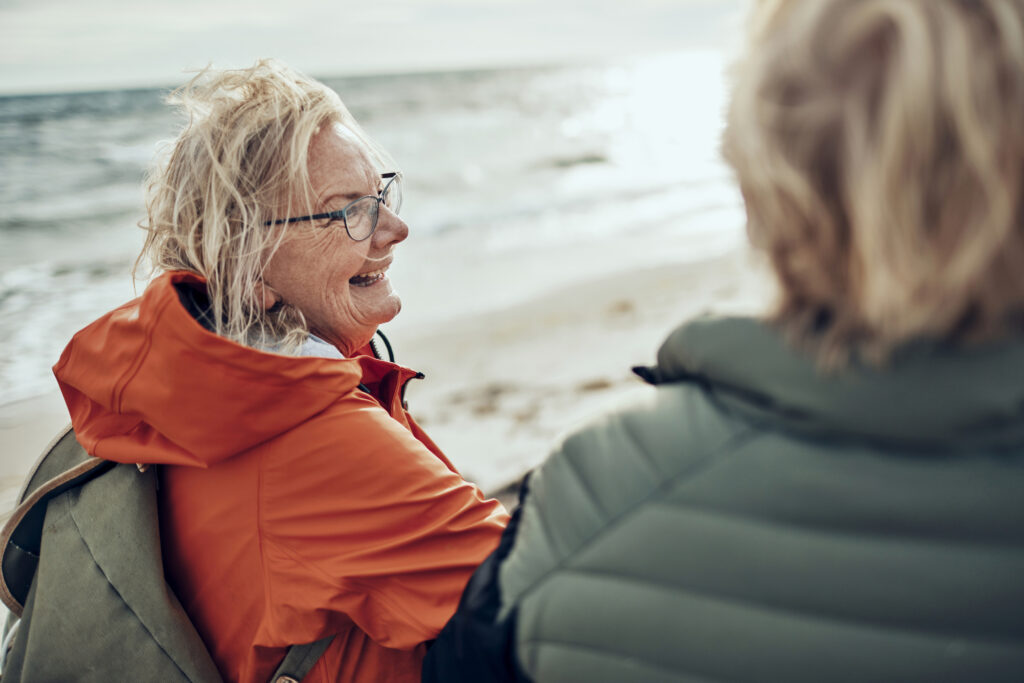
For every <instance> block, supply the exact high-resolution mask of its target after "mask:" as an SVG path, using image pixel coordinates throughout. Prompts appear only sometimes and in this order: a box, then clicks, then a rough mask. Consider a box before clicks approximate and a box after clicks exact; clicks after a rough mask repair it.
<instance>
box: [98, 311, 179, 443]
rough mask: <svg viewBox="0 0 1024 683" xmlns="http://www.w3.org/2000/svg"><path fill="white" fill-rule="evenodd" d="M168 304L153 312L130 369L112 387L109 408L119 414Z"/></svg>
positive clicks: (151, 344)
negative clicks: (111, 407)
mask: <svg viewBox="0 0 1024 683" xmlns="http://www.w3.org/2000/svg"><path fill="white" fill-rule="evenodd" d="M169 303H170V300H167V301H164V302H162V303H161V305H160V307H159V308H158V309H157V310H156V311H155V312H154V315H153V318H152V322H151V324H149V325H147V326H146V338H145V339H144V340H143V343H142V346H141V347H140V348H139V352H138V353H137V354H136V356H135V358H134V360H133V361H132V367H130V368H128V371H127V372H126V373H125V374H124V376H123V377H122V378H121V380H120V382H118V386H115V387H114V391H113V396H112V397H111V406H113V407H114V409H115V410H116V411H117V412H119V413H120V412H122V406H121V403H122V401H123V400H124V392H125V391H127V390H128V385H129V384H131V382H132V380H133V379H135V376H136V375H137V374H139V371H140V370H141V369H142V364H143V362H144V361H145V360H146V356H148V355H149V351H150V349H151V348H152V346H153V335H154V334H155V333H156V325H155V323H156V322H157V321H158V320H159V319H160V318H161V317H162V316H163V313H164V310H165V309H166V308H167V305H168V304H169ZM138 306H139V308H141V307H142V301H139V304H138ZM97 444H98V442H97Z"/></svg>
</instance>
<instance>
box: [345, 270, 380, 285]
mask: <svg viewBox="0 0 1024 683" xmlns="http://www.w3.org/2000/svg"><path fill="white" fill-rule="evenodd" d="M386 270H387V268H381V269H380V270H375V271H373V272H371V273H361V274H360V275H355V276H353V277H352V278H350V279H349V282H352V283H353V284H362V283H367V284H369V283H370V282H373V281H375V280H378V279H380V278H381V277H383V276H384V271H386Z"/></svg>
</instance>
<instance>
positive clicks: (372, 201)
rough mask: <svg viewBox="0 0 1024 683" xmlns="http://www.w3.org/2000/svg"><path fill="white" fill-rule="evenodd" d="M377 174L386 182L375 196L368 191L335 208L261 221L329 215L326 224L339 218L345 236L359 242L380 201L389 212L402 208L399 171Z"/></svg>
mask: <svg viewBox="0 0 1024 683" xmlns="http://www.w3.org/2000/svg"><path fill="white" fill-rule="evenodd" d="M380 177H381V179H382V180H385V181H387V182H386V183H385V185H384V189H382V190H381V191H380V194H379V195H377V196H376V197H375V196H373V195H372V194H368V195H364V196H362V197H360V198H359V199H355V200H353V201H351V202H349V203H348V204H346V205H345V206H344V207H342V208H340V209H338V210H337V211H328V212H327V213H315V214H313V215H311V216H297V217H295V218H281V219H278V220H276V221H267V222H266V223H265V224H264V225H281V224H284V223H301V222H303V221H319V220H323V219H330V221H329V222H328V223H327V225H330V224H331V222H333V221H339V220H340V221H341V222H342V223H343V224H344V225H345V232H347V233H348V236H349V237H351V238H352V239H353V240H355V241H356V242H362V241H363V240H365V239H367V238H368V237H369V236H370V235H372V234H373V231H374V230H376V229H377V217H378V216H379V215H380V205H381V204H383V205H384V206H386V207H388V209H390V210H391V212H392V213H398V212H399V210H400V209H401V208H402V174H401V173H381V174H380Z"/></svg>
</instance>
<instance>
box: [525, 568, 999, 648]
mask: <svg viewBox="0 0 1024 683" xmlns="http://www.w3.org/2000/svg"><path fill="white" fill-rule="evenodd" d="M563 572H565V573H568V574H582V575H585V576H595V577H603V578H607V579H609V580H622V581H624V582H629V583H639V584H642V585H647V586H656V587H657V588H666V589H671V590H673V591H678V592H680V593H687V594H689V595H693V596H696V597H697V598H699V599H703V600H707V601H708V602H719V603H725V604H728V605H736V606H741V607H745V608H747V609H749V610H751V611H756V612H768V613H779V614H782V615H785V616H791V617H794V618H797V619H801V620H806V621H816V622H830V623H832V624H834V625H837V626H840V627H846V628H851V629H862V630H865V631H872V632H874V631H885V632H887V633H890V634H893V635H906V636H910V637H913V638H921V639H928V640H942V641H946V640H949V639H950V638H957V639H958V640H959V639H963V640H969V641H971V642H973V643H979V644H984V645H989V646H996V647H1002V646H1011V647H1013V646H1016V645H1017V641H1015V640H1012V639H1009V638H991V637H981V636H979V635H977V634H975V635H971V634H968V633H962V632H942V631H924V630H916V629H912V628H909V627H905V628H900V627H894V626H892V625H890V624H887V623H883V622H878V621H871V620H866V619H854V618H847V617H838V616H835V615H831V614H828V613H825V612H815V611H811V610H799V611H798V610H792V609H786V608H785V607H784V606H782V605H773V604H770V603H766V602H757V601H753V600H747V599H745V598H740V597H737V596H732V595H727V594H724V593H719V592H713V591H708V590H705V589H699V588H690V587H687V586H682V585H680V584H676V583H669V582H667V581H660V580H658V579H651V578H649V577H643V578H640V577H634V576H630V575H628V574H623V573H621V572H610V571H601V570H594V569H587V568H581V567H566V568H565V569H564V570H563ZM531 641H532V642H546V641H547V639H545V638H533V639H531Z"/></svg>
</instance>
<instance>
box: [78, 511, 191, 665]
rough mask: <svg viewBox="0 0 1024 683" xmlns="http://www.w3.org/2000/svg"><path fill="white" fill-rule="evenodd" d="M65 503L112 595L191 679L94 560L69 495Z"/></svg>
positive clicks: (94, 558)
mask: <svg viewBox="0 0 1024 683" xmlns="http://www.w3.org/2000/svg"><path fill="white" fill-rule="evenodd" d="M65 505H66V506H67V509H68V518H69V519H70V520H71V523H72V524H74V525H75V531H76V532H78V538H79V540H80V541H81V542H82V545H83V546H84V547H85V550H86V552H88V553H89V559H91V560H92V563H93V566H95V567H96V570H97V571H98V572H99V573H100V575H101V576H102V577H103V579H104V580H105V581H106V582H107V585H108V586H110V590H112V591H114V595H116V596H117V597H118V599H119V600H120V601H121V602H122V603H123V604H124V606H125V608H127V610H128V611H129V612H130V613H131V615H132V616H133V617H135V620H136V621H137V622H139V626H141V627H142V629H143V630H144V631H145V632H146V633H147V634H148V635H149V637H150V638H151V639H152V640H153V642H154V643H156V646H157V647H158V648H160V651H161V652H162V653H163V654H164V656H165V657H167V659H168V660H170V662H171V663H172V664H173V665H174V667H175V668H176V669H177V670H178V671H180V672H181V675H182V676H183V677H184V678H185V679H186V680H189V681H191V680H192V678H191V677H190V676H189V675H188V674H187V673H185V671H184V670H183V669H182V668H181V666H180V665H179V664H178V662H177V660H175V659H174V657H172V656H171V655H170V653H169V652H167V650H166V649H165V648H164V646H163V643H161V642H160V640H159V639H158V638H157V637H156V635H155V634H154V633H153V632H152V631H150V630H149V627H148V626H146V623H145V622H144V621H143V620H142V619H141V618H140V617H139V615H138V613H136V611H135V610H134V609H132V606H131V605H129V604H128V601H127V600H125V599H124V596H123V595H121V592H120V591H119V590H117V586H115V585H114V583H113V582H112V581H111V580H110V577H108V576H107V573H106V572H105V571H103V567H101V566H100V563H99V562H97V561H96V556H95V555H94V554H93V552H92V548H90V547H89V544H88V543H87V542H86V540H85V537H84V536H83V535H82V528H81V527H80V526H79V525H78V520H77V519H75V512H74V508H73V507H72V505H71V499H70V497H68V498H65Z"/></svg>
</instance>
